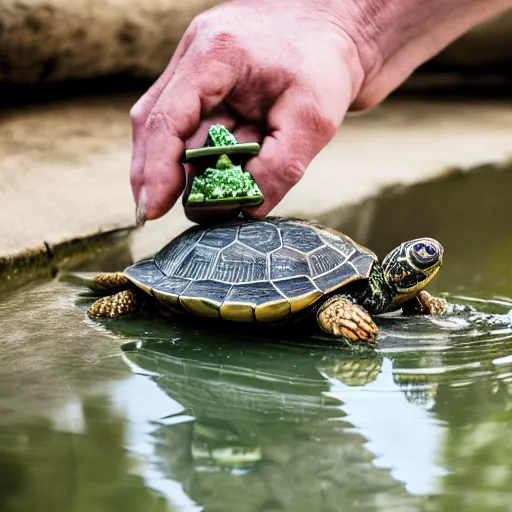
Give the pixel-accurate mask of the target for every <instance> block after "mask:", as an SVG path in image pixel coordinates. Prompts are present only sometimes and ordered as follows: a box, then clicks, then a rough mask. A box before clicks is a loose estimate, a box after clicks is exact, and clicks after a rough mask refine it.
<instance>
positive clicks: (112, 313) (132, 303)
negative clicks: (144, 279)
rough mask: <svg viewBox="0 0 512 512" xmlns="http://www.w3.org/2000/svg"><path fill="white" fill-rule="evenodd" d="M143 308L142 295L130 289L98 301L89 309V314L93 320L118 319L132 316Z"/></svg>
mask: <svg viewBox="0 0 512 512" xmlns="http://www.w3.org/2000/svg"><path fill="white" fill-rule="evenodd" d="M141 306H142V299H141V297H140V295H139V294H138V293H137V292H136V291H135V290H133V289H128V290H123V291H121V292H118V293H116V294H115V295H109V296H108V297H102V298H101V299H98V300H97V301H96V302H95V303H94V304H92V305H91V306H90V307H89V309H87V314H88V315H89V316H90V317H93V318H118V317H120V316H126V315H130V314H132V313H133V312H134V311H136V310H137V309H140V307H141Z"/></svg>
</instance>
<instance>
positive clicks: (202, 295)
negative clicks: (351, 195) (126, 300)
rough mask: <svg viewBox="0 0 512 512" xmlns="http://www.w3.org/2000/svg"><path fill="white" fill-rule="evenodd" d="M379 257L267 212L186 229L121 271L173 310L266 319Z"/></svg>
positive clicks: (299, 305) (361, 271)
mask: <svg viewBox="0 0 512 512" xmlns="http://www.w3.org/2000/svg"><path fill="white" fill-rule="evenodd" d="M376 260H377V257H376V256H375V254H374V253H373V252H371V251H369V250H368V249H366V248H365V247H362V246H360V245H358V244H357V243H356V242H354V241H353V240H352V239H351V238H349V237H348V236H346V235H344V234H342V233H338V232H336V231H334V230H331V229H328V228H326V227H324V226H321V225H319V224H314V223H310V222H307V221H300V220H294V219H283V218H273V217H267V218H265V219H264V220H238V221H232V222H227V223H223V224H218V225H214V226H210V227H201V226H195V227H193V228H190V229H189V230H187V231H185V232H184V233H182V234H181V235H180V236H178V237H177V238H175V239H174V240H172V241H171V242H170V243H169V244H167V245H166V246H165V247H164V248H163V249H161V250H160V251H159V252H158V253H157V254H156V256H155V257H154V258H152V259H147V260H143V261H140V262H138V263H136V264H135V265H132V266H131V267H129V268H127V269H126V270H125V274H126V275H127V276H128V278H129V279H130V280H131V281H132V282H133V283H134V284H136V285H137V286H139V287H140V288H142V289H143V290H145V291H146V292H148V293H150V294H152V295H154V296H155V297H156V298H157V299H158V300H159V301H160V302H162V303H163V304H165V305H167V306H169V307H170V308H171V309H173V310H176V309H179V310H182V309H183V308H184V309H185V310H186V311H187V312H189V313H192V314H194V315H198V316H202V317H210V318H218V317H221V318H223V319H225V320H234V321H239V322H250V321H254V320H258V321H261V322H268V321H276V320H280V319H284V318H287V317H289V316H291V315H293V314H294V313H297V312H298V311H300V310H302V309H304V308H307V307H309V306H311V305H312V304H314V303H315V302H316V301H317V300H319V299H320V298H321V297H323V296H324V295H325V294H327V293H330V292H332V291H333V290H336V289H339V288H340V287H342V286H343V285H345V284H347V283H349V282H351V281H355V280H357V279H365V278H367V277H368V275H369V273H370V271H371V268H372V265H373V263H374V261H376Z"/></svg>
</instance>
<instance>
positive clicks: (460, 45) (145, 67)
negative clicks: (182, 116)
mask: <svg viewBox="0 0 512 512" xmlns="http://www.w3.org/2000/svg"><path fill="white" fill-rule="evenodd" d="M218 3H220V2H219V0H187V1H186V2H185V1H179V0H74V1H73V2H62V1H61V0H3V1H2V2H1V4H0V48H2V53H1V58H0V81H4V82H25V83H31V82H46V81H56V80H64V79H76V78H91V77H99V76H105V75H112V74H119V73H129V74H134V75H139V76H147V77H151V78H154V77H156V76H157V75H159V74H160V72H161V71H162V70H163V68H164V67H165V66H166V64H167V62H168V61H169V59H170V57H171V55H172V53H173V51H174V49H175V47H176V45H177V43H178V41H179V39H180V38H181V35H182V34H183V32H184V31H185V29H186V28H187V26H188V25H189V23H190V22H191V21H192V19H193V18H194V17H195V16H196V15H197V14H198V13H200V12H202V11H204V10H206V9H208V8H210V7H212V6H214V5H216V4H218ZM511 42H512V14H511V13H510V12H509V13H507V14H505V15H503V16H502V17H499V18H497V19H495V20H492V21H489V22H487V23H485V24H483V25H482V26H480V27H477V28H476V29H474V30H473V31H472V32H470V33H468V34H467V35H465V36H463V37H462V38H460V39H459V40H458V41H456V42H455V43H454V44H453V45H452V47H450V49H449V50H447V51H445V52H443V53H442V54H441V55H440V56H439V57H438V60H439V62H440V63H442V65H443V66H448V67H450V66H452V64H453V65H458V64H459V63H464V64H465V65H471V66H476V67H478V66H487V65H488V64H489V63H490V62H492V63H495V64H496V63H497V64H499V65H505V64H510V61H511V59H512V57H511V56H510V55H511V54H510V52H508V53H507V52H504V51H503V50H502V48H504V47H506V46H507V44H508V45H510V44H511Z"/></svg>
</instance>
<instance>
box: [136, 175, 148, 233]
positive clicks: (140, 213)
mask: <svg viewBox="0 0 512 512" xmlns="http://www.w3.org/2000/svg"><path fill="white" fill-rule="evenodd" d="M146 204H147V195H146V187H145V185H142V187H141V188H140V192H139V199H138V200H137V208H136V209H135V225H136V226H137V227H140V226H144V224H145V223H146Z"/></svg>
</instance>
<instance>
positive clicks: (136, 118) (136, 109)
mask: <svg viewBox="0 0 512 512" xmlns="http://www.w3.org/2000/svg"><path fill="white" fill-rule="evenodd" d="M143 119H144V108H143V106H142V103H141V101H138V102H137V103H135V105H133V107H132V108H131V109H130V120H131V122H132V124H133V125H140V124H141V123H142V122H143Z"/></svg>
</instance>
